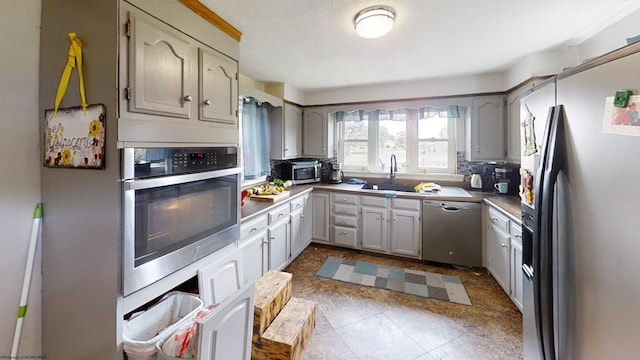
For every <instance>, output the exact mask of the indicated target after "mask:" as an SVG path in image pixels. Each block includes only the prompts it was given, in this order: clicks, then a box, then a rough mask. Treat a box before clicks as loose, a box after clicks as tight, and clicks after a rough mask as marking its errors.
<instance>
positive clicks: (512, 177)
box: [491, 167, 520, 195]
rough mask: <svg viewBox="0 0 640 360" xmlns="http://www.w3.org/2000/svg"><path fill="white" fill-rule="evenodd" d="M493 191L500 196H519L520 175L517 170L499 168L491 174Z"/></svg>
mask: <svg viewBox="0 0 640 360" xmlns="http://www.w3.org/2000/svg"><path fill="white" fill-rule="evenodd" d="M491 180H492V182H493V184H492V187H493V191H494V192H495V193H496V194H500V195H518V192H519V187H520V173H519V171H518V169H516V168H508V167H497V168H495V169H493V173H492V174H491Z"/></svg>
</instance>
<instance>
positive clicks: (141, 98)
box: [126, 13, 196, 118]
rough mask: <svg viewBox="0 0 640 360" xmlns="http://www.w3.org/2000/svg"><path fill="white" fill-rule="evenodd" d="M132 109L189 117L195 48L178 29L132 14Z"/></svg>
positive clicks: (130, 33)
mask: <svg viewBox="0 0 640 360" xmlns="http://www.w3.org/2000/svg"><path fill="white" fill-rule="evenodd" d="M126 26H128V27H129V29H128V31H127V33H128V34H129V36H130V43H129V44H130V52H129V65H130V66H129V79H130V83H129V87H128V88H127V92H128V94H127V98H129V99H130V101H129V111H131V112H138V113H147V114H154V115H164V116H171V117H179V118H189V117H190V115H191V104H190V99H192V98H193V96H195V93H194V92H195V90H196V89H195V88H193V87H192V86H193V80H192V66H193V63H194V49H193V48H192V47H191V45H190V44H189V42H188V41H187V39H186V38H185V37H184V36H182V35H181V34H180V33H179V32H177V31H175V30H172V29H171V28H169V27H168V26H163V25H162V24H161V23H160V22H158V21H155V20H153V19H152V18H150V17H148V16H144V15H143V14H136V13H130V14H129V23H128V25H126Z"/></svg>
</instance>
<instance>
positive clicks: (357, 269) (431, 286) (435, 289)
mask: <svg viewBox="0 0 640 360" xmlns="http://www.w3.org/2000/svg"><path fill="white" fill-rule="evenodd" d="M316 276H320V277H324V278H328V279H334V280H340V281H345V282H350V283H354V284H359V285H365V286H371V287H375V288H381V289H387V290H392V291H398V292H403V293H407V294H413V295H417V296H422V297H428V298H433V299H438V300H444V301H450V302H454V303H458V304H464V305H471V300H469V296H468V295H467V291H466V290H465V289H464V285H462V281H460V278H459V277H457V276H450V275H442V274H436V273H431V272H426V271H420V270H411V269H402V268H397V267H392V266H383V265H378V264H374V263H370V262H365V261H358V260H353V259H345V258H341V257H336V256H329V257H328V258H327V260H326V261H325V262H324V264H322V266H321V267H320V270H318V272H317V273H316Z"/></svg>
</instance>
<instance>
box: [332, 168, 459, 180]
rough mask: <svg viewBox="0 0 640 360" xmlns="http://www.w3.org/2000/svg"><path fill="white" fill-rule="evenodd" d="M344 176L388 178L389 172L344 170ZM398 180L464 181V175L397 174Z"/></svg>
mask: <svg viewBox="0 0 640 360" xmlns="http://www.w3.org/2000/svg"><path fill="white" fill-rule="evenodd" d="M344 176H346V177H365V178H370V177H375V178H378V177H381V178H388V177H389V173H388V172H379V171H357V170H344ZM396 180H418V181H460V182H462V181H464V175H461V174H442V173H426V174H418V173H396Z"/></svg>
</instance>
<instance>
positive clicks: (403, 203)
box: [391, 199, 420, 211]
mask: <svg viewBox="0 0 640 360" xmlns="http://www.w3.org/2000/svg"><path fill="white" fill-rule="evenodd" d="M391 207H392V208H393V209H405V210H414V211H420V200H414V199H391Z"/></svg>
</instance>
